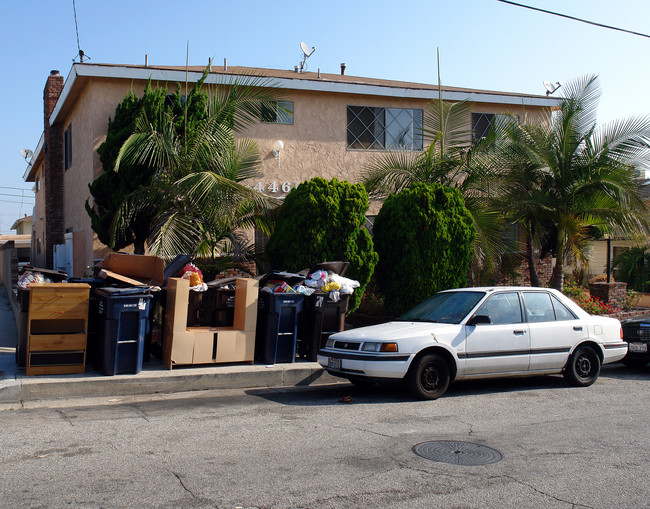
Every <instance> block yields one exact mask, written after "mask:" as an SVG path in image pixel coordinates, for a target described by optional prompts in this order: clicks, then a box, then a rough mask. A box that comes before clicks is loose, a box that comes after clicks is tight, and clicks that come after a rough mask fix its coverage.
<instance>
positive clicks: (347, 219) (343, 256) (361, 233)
mask: <svg viewBox="0 0 650 509" xmlns="http://www.w3.org/2000/svg"><path fill="white" fill-rule="evenodd" d="M367 210H368V193H367V192H366V190H365V189H364V187H363V186H362V185H361V184H351V183H349V182H345V181H339V180H338V179H336V178H335V179H332V180H330V181H328V180H325V179H323V178H320V177H316V178H314V179H312V180H309V181H307V182H303V183H302V184H300V186H298V187H297V188H295V189H293V190H292V191H291V192H290V193H289V194H288V195H287V197H286V198H285V200H284V203H283V204H282V207H281V208H280V211H279V213H278V217H277V220H276V224H275V229H274V231H273V233H272V234H271V238H270V239H269V242H268V244H267V246H266V254H267V256H268V259H269V262H270V263H271V267H272V268H273V269H276V270H288V271H294V272H295V271H299V270H303V269H309V268H310V267H312V266H313V265H314V264H316V263H319V262H325V261H339V260H341V261H347V262H349V263H350V267H349V268H348V271H347V272H346V274H345V277H348V278H350V279H354V280H357V281H359V284H360V288H357V289H355V290H354V293H353V294H352V295H351V296H350V304H349V307H348V312H352V311H354V310H355V309H357V307H358V306H359V303H360V302H361V297H362V295H363V294H364V291H365V288H366V285H367V284H368V281H369V280H370V276H372V273H373V271H374V269H375V265H376V264H377V253H375V251H374V247H373V242H372V239H371V238H370V234H369V233H368V231H367V230H366V229H365V228H364V224H365V220H366V218H365V213H366V211H367Z"/></svg>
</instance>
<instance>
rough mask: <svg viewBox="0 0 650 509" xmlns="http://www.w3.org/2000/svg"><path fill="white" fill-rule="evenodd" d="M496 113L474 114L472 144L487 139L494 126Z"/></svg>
mask: <svg viewBox="0 0 650 509" xmlns="http://www.w3.org/2000/svg"><path fill="white" fill-rule="evenodd" d="M494 117H495V115H494V113H472V142H473V143H476V142H477V141H479V140H481V139H482V138H485V137H486V136H487V133H488V131H489V130H490V127H492V125H493V124H494Z"/></svg>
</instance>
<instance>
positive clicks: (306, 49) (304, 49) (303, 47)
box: [300, 42, 316, 57]
mask: <svg viewBox="0 0 650 509" xmlns="http://www.w3.org/2000/svg"><path fill="white" fill-rule="evenodd" d="M300 49H301V50H302V52H303V53H304V54H305V56H306V57H310V56H311V54H312V53H313V52H314V51H315V50H316V48H312V49H311V51H309V46H307V45H306V44H305V43H304V42H301V43H300Z"/></svg>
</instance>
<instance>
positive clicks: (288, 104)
mask: <svg viewBox="0 0 650 509" xmlns="http://www.w3.org/2000/svg"><path fill="white" fill-rule="evenodd" d="M261 117H262V118H261V120H262V122H264V123H265V124H293V102H292V101H271V102H269V103H268V104H266V105H264V106H262V112H261Z"/></svg>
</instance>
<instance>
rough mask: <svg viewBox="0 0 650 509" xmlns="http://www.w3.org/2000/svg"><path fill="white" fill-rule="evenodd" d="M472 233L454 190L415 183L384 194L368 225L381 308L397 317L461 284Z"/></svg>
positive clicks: (471, 225) (469, 254) (469, 220)
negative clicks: (373, 249) (381, 297)
mask: <svg viewBox="0 0 650 509" xmlns="http://www.w3.org/2000/svg"><path fill="white" fill-rule="evenodd" d="M475 235H476V231H475V228H474V225H473V222H472V216H471V214H470V213H469V211H468V210H467V208H466V207H465V202H464V200H463V197H462V195H461V194H460V192H459V191H458V190H457V189H452V188H450V187H445V186H443V185H440V184H424V183H417V184H414V185H413V186H412V187H411V188H409V189H406V190H404V191H402V192H400V193H399V194H395V195H391V196H389V197H388V198H387V199H386V202H385V203H384V205H383V207H382V208H381V210H380V212H379V214H378V215H377V218H376V219H375V224H374V227H373V240H374V243H375V249H376V251H377V253H378V254H379V262H378V263H377V268H376V271H375V279H376V282H377V285H378V287H379V290H380V291H381V292H382V293H383V294H384V305H385V307H386V311H387V312H388V313H390V314H392V315H399V314H402V313H403V312H405V311H408V310H409V309H410V308H412V307H413V306H415V305H416V304H418V303H420V302H422V301H423V300H425V299H426V298H428V297H429V296H431V295H432V294H434V293H436V292H438V291H441V290H446V289H448V288H458V287H462V286H465V284H466V282H467V269H468V268H469V262H470V260H471V257H472V242H473V241H474V237H475Z"/></svg>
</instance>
